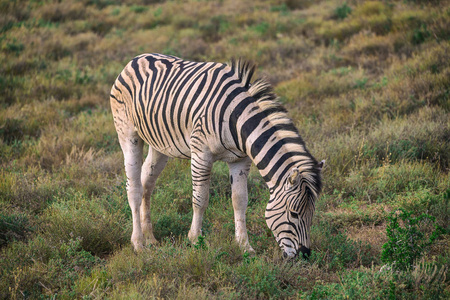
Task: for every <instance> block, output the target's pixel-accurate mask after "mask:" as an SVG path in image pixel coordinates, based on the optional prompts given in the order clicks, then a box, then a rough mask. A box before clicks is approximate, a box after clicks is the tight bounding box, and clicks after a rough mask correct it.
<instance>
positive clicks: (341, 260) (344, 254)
mask: <svg viewBox="0 0 450 300" xmlns="http://www.w3.org/2000/svg"><path fill="white" fill-rule="evenodd" d="M0 11H1V13H0V62H1V63H0V90H1V92H0V166H1V169H0V298H11V299H22V298H29V299H35V298H38V299H46V298H51V299H66V298H83V299H98V298H110V299H128V298H133V299H147V298H170V299H175V298H177V299H214V298H217V299H245V298H258V299H270V298H272V299H274V298H289V299H440V298H442V299H448V298H449V297H450V276H449V273H448V270H449V266H450V250H449V248H450V234H449V233H450V222H449V216H450V176H449V169H450V118H449V111H450V100H449V96H450V42H449V38H450V3H449V1H439V0H436V1H421V0H416V1H413V0H411V1H408V0H405V1H357V0H355V1H352V0H350V1H347V2H345V1H340V0H339V1H338V0H332V1H310V0H299V1H293V0H255V1H238V0H223V1H206V0H203V1H202V0H196V1H194V0H190V1H158V0H154V1H152V0H135V1H134V0H126V1H116V0H80V1H20V0H16V1H8V0H1V1H0ZM145 52H160V53H165V54H171V55H176V56H179V57H182V58H185V59H189V60H196V61H204V60H208V61H218V62H226V61H229V59H230V58H232V57H243V58H245V59H248V60H251V61H253V62H255V63H256V64H257V65H258V69H257V74H256V76H257V77H266V78H268V79H269V81H270V82H271V83H272V84H273V85H274V87H275V91H276V93H277V94H278V95H279V96H280V101H281V102H282V103H283V104H284V105H285V106H286V107H287V108H288V110H289V114H290V116H291V117H292V118H293V120H294V122H295V124H296V125H297V126H298V128H299V131H300V133H301V135H302V137H303V138H304V140H305V141H306V144H307V146H308V148H309V150H310V151H311V153H312V154H313V155H314V156H315V157H316V158H317V159H319V160H321V159H326V161H327V166H326V168H325V170H324V173H323V181H324V190H323V194H322V196H321V197H320V199H319V201H318V204H317V210H316V214H315V217H314V222H313V227H312V256H311V258H310V259H309V260H308V261H305V260H302V259H299V260H296V261H284V260H282V259H281V258H280V256H281V251H280V250H279V248H278V245H277V244H276V242H275V239H274V238H273V236H272V234H271V232H270V230H269V229H268V228H267V226H266V224H265V220H264V210H265V206H266V202H267V200H268V198H269V192H268V190H267V188H266V186H265V184H264V181H263V180H262V178H261V177H260V175H259V173H258V172H257V171H256V169H255V168H254V167H252V173H251V175H250V180H249V202H250V203H249V208H248V213H247V217H248V221H247V224H248V228H249V237H250V243H251V244H252V245H253V247H254V248H255V250H256V252H257V254H256V255H255V256H248V255H246V254H243V253H242V252H241V251H240V250H239V247H238V246H237V244H236V243H235V242H234V241H233V237H234V222H233V210H232V205H231V192H230V186H229V180H228V169H227V166H226V164H223V163H216V164H215V167H214V170H213V173H214V174H213V178H212V184H211V191H210V193H211V199H210V205H209V207H208V210H207V212H206V216H205V221H204V228H203V231H204V233H205V237H204V238H203V239H201V240H200V241H199V243H198V244H197V245H190V244H189V243H188V241H187V237H186V236H187V231H188V229H189V225H190V220H191V216H192V211H191V200H190V197H191V191H192V188H191V182H190V172H189V161H182V160H170V161H169V163H168V166H167V167H166V169H165V170H164V172H163V173H162V175H161V176H160V178H159V179H158V183H157V187H156V189H155V192H154V197H153V202H152V205H153V206H152V220H153V223H154V228H155V235H156V237H157V239H158V240H159V241H160V245H159V246H158V247H150V248H148V250H147V251H145V252H144V253H140V254H135V253H134V252H133V250H132V247H131V244H130V241H129V239H130V235H131V225H132V224H131V211H130V210H129V207H128V203H127V200H126V191H125V180H126V178H125V174H124V170H123V157H122V153H121V150H120V147H119V143H118V140H117V136H116V133H115V130H114V125H113V120H112V116H111V113H110V109H109V90H110V88H111V85H112V83H113V82H114V80H115V78H116V76H117V75H118V74H119V72H120V71H121V70H122V68H123V67H124V66H125V64H126V63H127V62H128V61H129V60H130V59H132V58H133V57H134V56H136V55H138V54H141V53H145ZM398 209H401V210H398ZM436 228H437V229H436ZM438 233H440V235H439V236H437V234H438ZM383 245H385V246H383Z"/></svg>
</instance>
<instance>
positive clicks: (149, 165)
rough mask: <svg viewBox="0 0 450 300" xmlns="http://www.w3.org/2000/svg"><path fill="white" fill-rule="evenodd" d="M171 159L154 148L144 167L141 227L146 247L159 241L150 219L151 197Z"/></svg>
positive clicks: (150, 150) (142, 175) (149, 153)
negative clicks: (160, 175) (159, 177)
mask: <svg viewBox="0 0 450 300" xmlns="http://www.w3.org/2000/svg"><path fill="white" fill-rule="evenodd" d="M168 159H169V158H168V157H167V156H165V155H164V154H161V153H159V152H158V151H156V150H153V149H152V148H150V149H149V151H148V155H147V158H146V159H145V162H144V164H143V166H142V173H141V179H142V186H143V187H144V194H143V197H142V204H141V214H140V215H141V227H142V232H143V234H144V238H145V245H149V244H152V245H156V244H157V243H158V241H157V240H156V239H155V236H154V235H153V227H152V222H151V219H150V196H151V194H152V192H153V189H154V187H155V183H156V179H158V176H159V174H161V172H162V170H163V169H164V167H165V166H166V164H167V160H168Z"/></svg>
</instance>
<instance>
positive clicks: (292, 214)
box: [289, 211, 298, 219]
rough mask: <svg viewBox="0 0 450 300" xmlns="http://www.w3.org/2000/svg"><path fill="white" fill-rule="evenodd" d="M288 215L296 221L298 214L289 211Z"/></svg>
mask: <svg viewBox="0 0 450 300" xmlns="http://www.w3.org/2000/svg"><path fill="white" fill-rule="evenodd" d="M289 213H290V214H291V217H292V218H294V219H298V213H295V212H293V211H290V212H289Z"/></svg>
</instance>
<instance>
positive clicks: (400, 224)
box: [381, 209, 444, 270]
mask: <svg viewBox="0 0 450 300" xmlns="http://www.w3.org/2000/svg"><path fill="white" fill-rule="evenodd" d="M434 221H435V218H434V217H432V216H430V215H427V214H422V215H420V216H418V217H413V216H412V213H411V212H407V211H405V210H404V209H398V210H396V211H394V212H393V213H392V214H391V215H390V216H389V217H388V222H389V223H388V225H387V228H386V235H387V237H388V242H387V243H386V244H384V245H383V251H382V253H381V260H382V261H383V262H384V263H388V264H392V266H393V267H394V268H395V269H399V270H407V269H409V268H411V267H412V265H413V263H414V261H415V260H417V259H420V258H421V256H422V254H423V253H424V252H425V251H426V250H427V248H428V247H429V246H430V245H432V244H433V242H434V241H435V240H436V239H437V238H438V237H439V235H440V234H441V233H443V232H444V230H443V229H442V228H441V227H439V226H438V225H436V224H434Z"/></svg>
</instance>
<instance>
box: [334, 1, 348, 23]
mask: <svg viewBox="0 0 450 300" xmlns="http://www.w3.org/2000/svg"><path fill="white" fill-rule="evenodd" d="M351 12H352V9H351V8H350V6H348V5H347V2H345V3H344V4H343V5H341V6H338V7H337V8H336V9H335V10H334V15H335V16H336V17H337V18H338V19H340V20H343V19H345V18H347V16H348V15H349V14H351Z"/></svg>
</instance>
